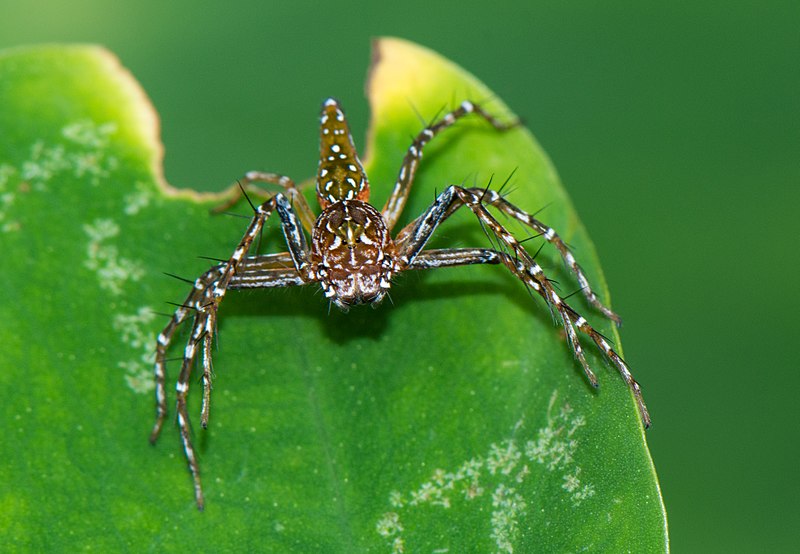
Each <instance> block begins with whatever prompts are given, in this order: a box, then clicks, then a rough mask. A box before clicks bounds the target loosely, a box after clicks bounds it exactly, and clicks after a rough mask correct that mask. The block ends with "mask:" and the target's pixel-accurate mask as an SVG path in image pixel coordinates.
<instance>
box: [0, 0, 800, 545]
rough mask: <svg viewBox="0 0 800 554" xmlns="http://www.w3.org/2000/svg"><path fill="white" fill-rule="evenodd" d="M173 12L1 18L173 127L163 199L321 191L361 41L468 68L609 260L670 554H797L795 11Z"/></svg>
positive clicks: (233, 7) (799, 50) (37, 10)
mask: <svg viewBox="0 0 800 554" xmlns="http://www.w3.org/2000/svg"><path fill="white" fill-rule="evenodd" d="M164 4H165V3H163V2H151V1H147V2H135V3H134V2H130V3H113V2H99V1H97V2H89V1H85V2H80V1H76V2H69V3H66V2H61V3H59V2H24V3H23V2H19V3H9V2H3V3H0V13H1V14H2V17H0V47H6V46H14V45H19V44H30V43H37V42H95V43H100V44H103V45H106V46H108V47H109V48H110V49H111V50H113V51H114V52H115V53H116V54H117V55H119V56H120V58H121V59H122V62H123V63H124V64H125V65H126V66H127V67H128V68H129V69H130V70H131V71H132V72H133V73H134V75H135V76H136V78H137V79H138V80H139V81H140V82H141V83H142V85H143V86H144V88H145V89H146V91H147V92H148V94H149V95H150V97H151V99H152V100H153V102H154V104H155V106H156V108H157V110H158V111H159V113H160V115H161V118H162V127H163V137H164V142H165V146H166V160H165V163H166V174H167V178H168V179H169V181H170V182H171V183H172V184H173V185H176V186H191V187H194V188H198V189H204V190H216V189H221V188H222V187H224V186H227V185H228V184H229V183H230V181H231V179H232V178H233V177H236V176H239V175H241V174H242V172H243V171H244V170H247V169H269V170H276V171H281V172H284V173H287V174H290V175H294V176H297V177H303V176H310V175H312V174H313V172H314V169H315V158H316V147H317V128H316V125H317V122H316V117H317V109H318V105H319V102H320V100H321V99H323V98H325V97H326V96H336V97H338V98H339V99H340V100H342V102H343V104H344V105H345V107H346V108H347V110H348V115H349V116H350V119H351V122H352V123H353V124H354V131H355V134H356V137H360V136H362V135H363V131H364V129H365V128H366V124H367V117H368V113H367V107H366V102H365V101H364V100H363V83H364V76H365V75H364V74H365V70H366V67H367V63H368V57H369V39H370V38H371V37H374V36H378V35H397V36H401V37H404V38H408V39H411V40H414V41H417V42H419V43H421V44H423V45H426V46H428V47H431V48H433V49H434V50H437V51H439V52H441V53H442V54H443V55H445V56H447V57H449V58H451V59H453V60H455V61H456V62H458V63H460V64H461V65H463V66H464V67H465V68H467V69H468V70H470V71H472V72H473V73H474V74H476V75H477V76H478V77H479V78H480V79H482V80H483V81H484V82H486V83H487V84H488V85H489V86H490V87H492V88H493V89H494V90H495V91H497V93H498V94H499V95H500V96H501V97H502V98H503V99H504V100H505V101H506V102H508V104H509V105H510V106H511V107H512V109H514V110H515V111H516V112H517V113H519V114H521V115H522V116H523V117H525V119H526V122H527V124H528V126H529V127H530V128H531V129H532V130H533V132H534V133H535V134H536V136H537V138H538V139H539V140H540V142H541V143H542V145H543V146H544V148H545V149H546V150H547V152H548V153H549V154H550V156H551V158H552V159H553V161H554V163H555V165H556V167H557V168H558V170H559V172H560V174H561V177H562V180H563V181H564V183H565V186H566V187H567V189H568V191H569V193H570V194H571V196H572V199H573V201H574V203H575V205H576V207H577V209H578V213H579V214H580V216H581V218H582V220H583V222H584V223H585V225H586V226H587V228H588V230H589V232H590V234H591V236H592V238H593V241H594V242H595V245H596V247H597V249H598V252H599V255H600V258H601V260H602V262H603V267H604V270H605V273H606V277H607V278H608V281H609V284H610V287H611V291H612V295H613V306H614V308H615V309H616V310H617V311H618V312H620V313H621V314H622V315H623V317H624V320H625V326H624V327H623V330H622V336H623V340H624V344H625V352H626V358H627V359H628V361H629V362H630V363H631V365H632V366H633V368H634V370H635V374H636V376H637V378H638V379H639V381H640V382H641V383H642V385H643V387H644V390H645V395H646V399H647V401H648V405H649V407H650V409H651V412H652V415H653V419H654V426H653V428H652V429H651V430H650V431H649V432H648V439H649V443H650V447H651V451H652V454H653V457H654V460H655V463H656V468H657V470H658V473H659V476H660V479H661V485H662V488H663V494H664V499H665V503H666V506H667V511H668V515H669V521H670V530H671V538H672V545H673V547H674V549H675V551H676V552H700V551H702V552H715V551H719V552H729V551H737V552H742V551H773V552H774V551H788V550H790V548H791V547H792V546H796V544H797V543H798V540H799V539H800V531H798V529H800V509H799V508H798V496H799V495H800V487H798V483H799V481H798V478H797V476H796V467H797V458H798V453H800V447H798V438H800V436H798V435H800V433H798V429H799V426H798V408H797V401H796V394H797V369H798V363H797V356H796V355H793V356H790V353H791V354H794V343H796V341H797V338H796V337H797V336H798V331H800V329H798V325H797V323H796V322H795V316H794V313H795V312H796V311H797V309H798V308H799V307H800V300H799V296H798V294H797V290H796V282H797V278H796V276H795V273H796V271H797V269H798V265H800V264H799V263H798V256H797V253H796V251H795V250H794V249H793V247H794V245H793V244H792V245H790V244H789V241H788V239H789V237H797V236H798V230H800V229H798V223H797V221H796V220H797V217H796V215H795V214H794V212H795V211H796V208H797V207H798V206H800V191H799V190H798V186H797V185H800V161H799V159H800V156H799V155H800V121H799V120H800V69H798V68H799V64H798V59H800V33H798V32H797V29H798V24H800V8H798V7H797V3H796V2H780V3H779V2H769V3H763V2H726V3H721V2H673V3H670V4H669V5H662V4H658V3H649V2H615V3H613V4H608V3H599V2H572V3H556V2H548V3H535V2H524V3H522V2H520V3H503V2H494V3H490V4H486V3H483V2H481V3H474V4H467V3H464V2H437V3H432V2H404V3H402V4H387V5H386V6H378V5H368V4H366V3H363V4H362V3H353V2H344V1H340V2H336V3H333V4H327V5H326V6H327V7H325V8H324V9H320V8H316V7H314V6H316V3H313V4H312V3H308V2H296V3H294V4H293V5H292V6H289V5H283V3H282V4H280V5H278V4H277V3H275V5H271V4H270V3H265V2H250V3H246V2H228V3H226V4H225V5H224V6H223V5H214V6H211V5H210V4H200V3H197V2H187V1H175V2H171V3H169V4H168V5H164ZM287 4H288V3H287ZM0 109H2V107H0ZM357 140H358V142H359V143H363V140H359V139H357Z"/></svg>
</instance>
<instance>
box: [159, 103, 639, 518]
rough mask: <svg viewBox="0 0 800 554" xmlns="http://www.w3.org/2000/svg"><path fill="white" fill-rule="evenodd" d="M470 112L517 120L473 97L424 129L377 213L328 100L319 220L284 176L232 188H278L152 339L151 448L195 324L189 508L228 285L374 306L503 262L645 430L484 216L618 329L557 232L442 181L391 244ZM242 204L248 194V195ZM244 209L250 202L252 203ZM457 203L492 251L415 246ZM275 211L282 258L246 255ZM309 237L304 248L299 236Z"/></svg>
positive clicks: (548, 293) (543, 282) (537, 279)
mask: <svg viewBox="0 0 800 554" xmlns="http://www.w3.org/2000/svg"><path fill="white" fill-rule="evenodd" d="M468 114H476V115H478V116H480V117H481V118H483V119H484V120H485V121H486V122H487V123H489V124H490V125H491V126H492V127H494V128H495V129H497V130H498V131H506V130H508V129H510V128H513V127H515V126H516V125H517V124H518V123H517V122H511V123H503V122H501V121H500V120H498V119H496V118H495V117H493V116H492V115H490V114H489V113H488V112H486V111H485V110H484V109H483V108H482V107H481V106H479V105H478V104H475V103H473V102H470V101H464V102H462V103H461V105H460V106H459V107H458V108H457V109H455V110H453V111H451V112H449V113H447V114H446V115H444V116H443V117H442V118H441V119H439V120H437V121H436V122H434V123H433V124H431V125H428V126H427V127H425V128H424V129H423V130H422V131H420V132H419V134H418V135H417V136H416V138H414V140H413V142H412V143H411V146H410V147H409V148H408V151H407V152H406V154H405V157H404V158H403V163H402V165H401V166H400V171H399V174H398V177H397V181H396V182H395V185H394V188H393V190H392V192H391V194H390V196H389V199H388V201H387V202H386V204H385V205H384V207H383V209H382V210H381V211H380V212H379V211H378V210H376V209H375V208H374V207H373V206H372V205H371V204H369V181H368V180H367V175H366V173H365V172H364V168H363V167H362V165H361V161H360V159H359V157H358V154H357V152H356V149H355V146H354V144H353V139H352V137H351V135H350V130H349V127H348V124H347V121H346V119H345V116H344V113H343V112H342V110H341V108H340V107H339V104H338V102H337V101H336V100H334V99H332V98H330V99H328V100H326V101H325V102H324V104H323V106H322V113H321V116H320V159H319V167H318V171H317V178H316V186H317V200H318V203H319V205H320V208H321V209H322V213H321V214H320V215H319V217H316V216H315V215H314V213H313V212H312V210H311V208H310V207H309V205H308V204H307V202H306V201H305V199H304V197H303V196H302V194H300V192H299V191H298V189H297V187H296V186H295V183H294V181H292V180H291V179H290V178H289V177H286V176H283V175H278V174H275V173H262V172H258V171H251V172H249V173H247V174H246V175H245V177H244V178H243V179H242V180H241V181H240V185H241V186H240V193H239V195H238V196H237V197H236V198H234V199H233V200H232V201H231V202H230V205H232V204H233V203H235V202H236V201H237V200H238V198H239V197H240V196H241V195H243V194H246V193H245V189H247V188H250V187H251V186H252V185H253V184H255V183H265V184H273V185H278V186H280V187H281V188H282V189H283V192H278V193H277V194H274V195H272V196H271V197H270V198H269V199H268V200H266V201H265V202H264V203H263V204H261V205H259V206H257V207H256V206H253V209H254V212H255V215H254V216H253V218H252V220H251V222H250V224H249V226H248V227H247V231H246V232H245V234H244V237H243V238H242V240H241V241H240V242H239V245H238V246H237V247H236V249H235V250H234V251H233V254H232V255H231V257H230V259H229V260H228V261H226V262H224V263H219V264H218V265H215V266H214V267H212V268H211V269H209V270H208V271H206V272H205V273H203V274H202V275H200V277H198V278H197V280H196V281H194V287H193V289H192V292H191V293H190V294H189V296H188V297H187V298H186V300H185V301H184V302H183V304H181V305H179V306H178V308H177V310H176V311H175V313H174V314H173V315H172V317H171V319H170V322H169V323H168V324H167V326H166V327H165V328H164V330H163V331H161V333H160V334H159V335H158V340H157V347H156V362H155V382H156V404H157V415H156V422H155V425H154V427H153V431H152V433H151V435H150V442H151V443H154V442H155V441H156V439H157V438H158V436H159V434H160V432H161V428H162V426H163V424H164V419H165V417H166V414H167V400H166V392H165V382H166V354H167V349H168V348H169V346H170V344H171V343H172V341H173V338H174V336H175V332H176V331H177V329H178V327H179V326H180V325H181V324H182V323H184V322H185V321H186V320H187V319H189V317H190V316H193V317H194V323H193V325H192V329H191V334H190V338H189V341H188V343H187V344H186V348H185V350H184V353H183V362H182V365H181V370H180V375H179V376H178V381H177V384H176V389H177V420H178V427H179V429H180V435H181V440H182V441H183V448H184V451H185V453H186V458H187V460H188V463H189V469H190V470H191V473H192V477H193V480H194V491H195V499H196V501H197V507H198V508H199V509H201V510H202V509H203V505H204V500H203V490H202V486H201V483H200V468H199V464H198V461H197V454H196V452H195V448H194V446H193V445H192V440H191V432H190V431H191V429H190V421H189V414H188V412H187V395H188V393H189V379H190V376H191V372H192V366H193V365H194V361H195V357H196V356H197V353H198V350H202V357H203V364H202V365H203V374H202V382H203V403H202V409H201V416H200V421H201V424H202V426H203V427H204V428H205V427H207V425H208V417H209V400H210V396H211V377H212V367H211V348H212V344H213V339H214V333H215V330H216V322H217V310H218V308H219V305H220V303H221V302H222V300H223V298H224V296H225V292H226V291H227V290H228V289H246V288H272V287H288V286H295V285H308V284H311V283H319V285H320V287H321V288H322V291H323V292H324V294H325V296H326V297H327V298H328V299H329V301H330V302H331V303H333V304H335V305H336V306H338V307H339V308H341V309H342V310H345V311H346V310H347V309H348V308H349V307H350V306H352V305H355V304H366V303H373V304H374V303H377V302H380V301H381V300H382V299H383V298H384V296H385V295H386V294H387V292H388V290H389V288H390V286H391V282H392V278H393V277H394V275H396V274H398V273H401V272H403V271H406V270H415V269H435V268H441V267H453V266H459V265H471V264H503V265H504V266H505V267H506V268H507V269H508V270H509V271H510V272H511V273H512V274H513V275H514V276H515V277H517V278H518V279H519V280H520V281H522V282H523V283H524V284H525V285H526V286H528V287H529V288H530V289H532V290H534V291H535V292H537V293H538V294H539V295H540V296H541V297H542V298H543V299H544V301H545V302H546V303H547V305H548V306H549V307H550V309H551V311H553V312H554V313H558V316H559V318H560V319H561V321H562V323H563V326H564V331H565V332H566V337H567V341H568V343H569V345H570V346H571V348H572V351H573V353H574V355H575V358H577V360H578V362H579V363H580V365H581V366H582V367H583V370H584V372H585V373H586V376H587V378H588V379H589V381H590V382H591V384H592V385H594V386H597V378H596V377H595V374H594V372H593V371H592V370H591V368H590V367H589V365H588V363H587V361H586V358H585V356H584V352H583V348H582V346H581V343H580V342H579V340H578V334H577V331H576V330H579V331H581V332H582V333H584V334H585V335H587V336H588V337H589V338H590V339H591V341H592V342H594V344H595V345H596V346H597V347H598V348H599V350H600V351H601V352H602V353H603V355H604V356H605V357H606V358H607V359H608V360H609V361H610V362H611V363H612V364H613V365H615V366H616V367H617V369H618V370H619V372H620V374H621V375H622V378H623V379H624V380H625V382H626V383H627V384H628V386H629V387H630V389H631V390H632V391H633V394H634V396H635V398H636V401H637V403H638V406H639V411H640V413H641V417H642V421H643V423H644V425H645V426H649V424H650V417H649V415H648V412H647V408H646V407H645V404H644V400H643V399H642V393H641V390H640V388H639V384H638V383H637V382H636V381H635V380H634V378H633V376H632V375H631V372H630V370H629V369H628V366H627V364H626V363H625V362H624V361H623V360H622V358H621V357H620V356H619V355H618V354H617V353H616V352H615V351H614V350H613V348H612V347H611V345H610V344H609V342H608V341H607V340H606V339H605V338H604V337H603V336H602V335H601V334H600V333H599V332H597V331H596V330H595V329H594V328H593V327H592V326H591V325H590V324H589V323H588V322H587V321H586V319H585V318H584V317H583V316H581V315H580V314H579V313H578V312H577V311H576V310H574V309H573V308H571V307H570V306H569V305H568V304H567V303H566V302H565V301H564V299H562V298H561V297H560V296H559V295H558V293H557V292H556V291H555V290H554V288H553V285H552V284H551V282H550V280H548V278H547V277H546V276H545V274H544V272H543V270H542V268H541V267H540V266H539V265H538V264H537V263H536V262H535V261H534V259H533V257H532V256H531V255H530V254H529V253H528V252H527V251H526V250H525V249H524V248H523V247H522V246H521V244H520V242H519V241H518V240H517V239H515V238H514V236H513V235H512V234H511V233H510V232H509V231H508V230H507V229H506V227H505V226H504V225H502V224H501V223H500V222H498V220H497V219H496V218H495V217H494V216H493V215H492V214H491V213H490V212H489V211H488V210H487V208H486V207H487V206H492V207H493V208H495V209H497V210H499V211H500V212H502V213H503V214H505V215H507V216H509V217H511V218H513V219H515V220H517V221H519V222H521V223H522V224H524V225H526V226H528V227H530V228H531V229H532V230H533V231H534V232H535V233H536V234H537V235H541V236H543V237H544V239H545V240H546V241H547V242H549V243H550V244H552V245H553V246H554V247H555V248H556V249H557V250H558V252H559V253H560V255H561V257H562V258H563V260H564V262H565V263H566V265H567V267H569V269H570V270H571V272H572V273H573V274H574V275H575V277H576V278H577V280H578V283H579V284H580V287H581V291H582V292H583V294H584V296H585V297H586V299H587V300H588V301H589V303H590V304H592V305H593V306H594V307H595V308H596V309H597V310H599V311H600V312H601V313H602V314H603V315H604V316H606V317H607V318H609V319H611V320H612V321H614V322H615V323H617V324H619V322H620V319H619V316H617V315H616V314H615V313H614V312H613V311H611V310H610V309H609V308H607V307H606V306H604V305H603V304H602V303H601V302H600V300H599V299H598V297H597V295H596V294H595V293H594V292H593V291H592V289H591V287H590V286H589V282H588V280H587V278H586V275H585V274H584V272H583V270H582V269H581V267H580V266H579V265H578V263H577V262H576V261H575V258H574V256H573V255H572V253H571V252H570V250H569V249H568V248H567V245H566V244H565V243H564V241H563V240H562V239H561V238H560V237H559V236H558V234H557V233H556V231H555V230H554V229H552V228H550V227H548V226H547V225H545V224H544V223H542V222H541V221H539V220H538V219H536V218H535V217H533V216H532V215H530V214H528V213H526V212H524V211H522V210H520V209H519V208H517V207H516V206H514V205H513V204H511V203H509V202H508V201H507V200H505V198H504V197H503V196H501V195H500V193H499V192H497V191H494V190H491V189H489V188H485V189H484V188H465V187H462V186H456V185H451V186H448V187H447V188H446V189H445V190H444V191H443V192H442V193H441V194H439V195H438V196H437V198H436V199H435V201H434V202H433V204H431V206H430V207H429V208H428V209H427V211H425V213H423V214H422V215H421V216H419V217H418V218H417V219H415V220H414V221H412V222H411V223H409V224H408V225H407V226H406V227H404V228H403V229H401V230H400V231H399V232H398V233H397V235H396V236H395V238H394V239H392V237H391V235H390V231H391V230H392V228H393V227H394V226H395V224H396V223H397V221H398V219H399V218H400V215H401V213H402V211H403V207H404V206H405V204H406V201H407V199H408V195H409V192H410V190H411V186H412V184H413V181H414V176H415V174H416V171H417V168H418V166H419V163H420V160H421V159H422V150H423V148H424V147H425V145H426V144H428V142H429V141H430V140H431V139H433V138H434V137H435V136H436V135H438V134H439V133H440V132H441V131H443V130H444V129H446V128H448V127H450V126H451V125H453V124H454V123H455V122H456V121H458V120H459V119H461V118H463V117H464V116H466V115H468ZM248 200H249V199H248ZM251 205H252V204H251ZM463 206H466V207H467V208H468V209H469V210H471V211H472V212H473V213H474V214H475V216H476V217H477V218H478V220H479V221H480V222H481V223H482V225H483V226H484V227H485V228H486V229H487V230H488V231H487V232H489V233H491V235H493V236H494V237H495V239H496V240H497V241H498V244H499V245H501V246H502V248H500V249H494V248H447V249H431V250H423V248H424V247H425V244H426V243H427V242H428V239H430V237H431V235H433V233H434V232H435V231H436V228H437V227H438V226H439V224H440V223H442V222H443V221H444V220H446V219H447V218H448V217H450V216H451V215H452V214H453V213H454V212H456V211H457V210H458V209H459V208H461V207H463ZM273 212H277V213H278V216H279V217H280V220H281V225H282V228H283V233H284V236H285V238H286V243H287V245H288V248H289V251H288V252H282V253H277V254H266V255H255V256H250V257H248V256H247V254H248V251H249V250H250V247H251V245H252V244H253V241H254V240H255V239H256V237H258V236H259V234H260V232H261V230H262V228H263V226H264V224H265V222H266V221H267V219H268V218H269V217H270V215H272V213H273ZM304 231H305V232H307V233H309V234H310V235H311V246H310V247H309V245H308V243H307V240H306V235H305V232H304Z"/></svg>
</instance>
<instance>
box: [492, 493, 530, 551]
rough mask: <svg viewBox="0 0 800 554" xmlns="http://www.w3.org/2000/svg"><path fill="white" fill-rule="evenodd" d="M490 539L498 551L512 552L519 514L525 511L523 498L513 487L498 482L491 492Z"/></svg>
mask: <svg viewBox="0 0 800 554" xmlns="http://www.w3.org/2000/svg"><path fill="white" fill-rule="evenodd" d="M492 507H493V508H495V509H494V510H493V511H492V535H491V537H492V539H494V542H495V546H497V551H498V552H514V545H513V543H512V539H513V538H515V537H516V535H517V532H518V530H519V523H518V521H519V516H520V515H522V514H524V513H525V507H526V504H525V500H523V499H522V496H521V495H520V494H519V493H518V492H517V491H516V490H515V489H513V488H511V487H507V486H506V485H503V484H500V485H498V486H497V488H496V489H495V490H494V492H493V493H492Z"/></svg>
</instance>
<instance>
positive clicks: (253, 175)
mask: <svg viewBox="0 0 800 554" xmlns="http://www.w3.org/2000/svg"><path fill="white" fill-rule="evenodd" d="M256 183H263V184H266V185H278V186H280V187H283V189H284V191H286V195H287V196H288V197H289V200H291V204H292V206H293V207H294V209H295V211H296V212H297V216H298V218H299V219H300V221H301V222H302V224H303V227H304V228H305V230H306V231H308V232H309V233H310V232H311V229H312V228H313V227H314V221H316V219H317V218H316V216H315V215H314V212H313V211H312V210H311V208H310V207H309V205H308V202H306V199H305V197H304V196H303V195H302V194H301V193H300V190H299V189H298V188H297V185H296V184H295V182H294V181H293V180H292V179H291V178H289V177H287V176H286V175H280V174H279V173H267V172H264V171H248V172H247V173H245V174H244V177H242V178H241V179H239V181H237V184H238V185H239V186H234V188H233V193H232V195H231V198H230V199H229V200H227V201H226V202H224V203H223V204H220V205H219V206H217V207H215V208H214V209H213V210H212V211H213V212H214V213H219V212H224V211H225V210H229V209H230V208H232V207H233V206H234V205H236V203H237V202H238V201H239V200H241V199H242V197H243V196H245V195H246V194H247V193H251V194H253V195H255V196H256V197H259V198H264V199H265V201H266V200H268V199H269V198H270V197H271V196H272V193H270V192H268V191H265V190H263V189H261V188H259V187H257V186H256Z"/></svg>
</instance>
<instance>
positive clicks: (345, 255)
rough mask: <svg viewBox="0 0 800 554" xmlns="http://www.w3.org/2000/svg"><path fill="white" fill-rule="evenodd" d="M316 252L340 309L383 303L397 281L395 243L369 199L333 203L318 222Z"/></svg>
mask: <svg viewBox="0 0 800 554" xmlns="http://www.w3.org/2000/svg"><path fill="white" fill-rule="evenodd" d="M311 256H312V260H313V263H314V264H315V265H316V266H317V268H318V269H317V279H318V280H319V283H320V286H322V290H323V291H324V292H325V296H327V297H328V298H330V299H331V301H332V302H334V303H335V304H336V305H337V306H339V307H340V308H343V309H346V308H347V307H348V306H350V305H353V304H365V303H371V302H379V301H380V300H381V299H382V298H383V296H384V295H385V294H386V291H387V290H388V289H389V287H390V285H391V277H392V270H393V259H394V243H393V242H392V240H391V238H390V237H389V232H388V230H387V228H386V223H385V222H384V220H383V216H381V214H380V212H378V210H376V209H375V208H374V207H372V206H371V205H370V204H368V203H367V202H362V201H360V200H345V201H341V202H336V203H334V204H331V205H330V206H328V207H327V208H326V209H325V210H324V211H323V212H322V214H321V215H320V216H319V218H318V219H317V223H316V225H315V226H314V233H313V236H312V242H311Z"/></svg>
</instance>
